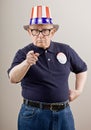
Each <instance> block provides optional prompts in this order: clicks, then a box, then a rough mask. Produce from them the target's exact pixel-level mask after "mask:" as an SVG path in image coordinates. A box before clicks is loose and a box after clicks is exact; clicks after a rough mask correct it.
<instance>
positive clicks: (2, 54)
mask: <svg viewBox="0 0 91 130" xmlns="http://www.w3.org/2000/svg"><path fill="white" fill-rule="evenodd" d="M39 4H43V5H48V6H49V7H50V8H51V12H52V17H53V21H54V23H57V24H59V25H60V28H59V30H58V32H57V33H56V34H55V36H54V38H53V40H54V41H58V42H64V43H67V44H69V45H70V46H71V47H72V48H74V49H75V50H76V51H77V52H78V53H79V55H80V56H81V57H82V58H83V59H84V60H85V61H86V63H87V65H88V78H87V82H86V85H85V88H84V91H83V94H82V95H81V96H80V97H79V98H78V99H76V100H75V101H74V102H73V103H71V108H72V111H73V114H74V118H75V124H76V128H77V130H91V101H90V99H91V85H90V80H91V78H90V75H91V66H90V65H91V58H90V56H91V47H90V46H91V45H90V44H91V1H90V0H45V1H41V0H0V62H1V63H0V130H17V116H18V112H19V109H20V105H21V103H22V97H21V87H20V84H16V85H14V84H11V83H10V82H9V79H8V76H7V69H8V68H9V66H10V64H11V61H12V59H13V57H14V55H15V53H16V51H17V50H18V49H19V48H22V47H23V46H25V45H27V44H29V43H30V42H31V39H30V37H29V35H28V33H27V32H26V31H24V29H23V25H26V24H28V23H29V16H30V10H31V7H32V6H35V5H39ZM74 79H75V77H74V74H71V75H70V78H69V84H70V87H72V88H74Z"/></svg>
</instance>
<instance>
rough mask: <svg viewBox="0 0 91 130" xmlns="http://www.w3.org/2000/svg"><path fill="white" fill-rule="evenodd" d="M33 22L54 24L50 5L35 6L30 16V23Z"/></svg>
mask: <svg viewBox="0 0 91 130" xmlns="http://www.w3.org/2000/svg"><path fill="white" fill-rule="evenodd" d="M32 24H53V23H52V17H51V11H50V9H49V7H47V6H41V5H40V6H35V7H33V8H32V12H31V17H30V25H32Z"/></svg>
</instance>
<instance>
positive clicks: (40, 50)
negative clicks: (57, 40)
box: [32, 41, 55, 54]
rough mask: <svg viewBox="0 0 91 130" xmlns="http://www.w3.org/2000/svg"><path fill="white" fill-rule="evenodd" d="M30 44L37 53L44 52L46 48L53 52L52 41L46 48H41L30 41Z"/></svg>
mask: <svg viewBox="0 0 91 130" xmlns="http://www.w3.org/2000/svg"><path fill="white" fill-rule="evenodd" d="M32 45H33V49H34V51H35V52H37V53H39V54H42V53H44V52H45V51H46V50H47V51H49V52H51V53H55V47H54V43H53V42H52V41H51V43H50V46H49V47H48V48H47V49H43V48H40V47H37V46H35V45H34V44H33V43H32Z"/></svg>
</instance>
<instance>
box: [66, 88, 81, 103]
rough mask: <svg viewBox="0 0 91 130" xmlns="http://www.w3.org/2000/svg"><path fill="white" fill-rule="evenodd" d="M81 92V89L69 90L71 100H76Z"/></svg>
mask: <svg viewBox="0 0 91 130" xmlns="http://www.w3.org/2000/svg"><path fill="white" fill-rule="evenodd" d="M81 93H82V91H81V90H69V101H70V102H71V101H73V100H75V99H76V98H77V97H78V96H80V94H81Z"/></svg>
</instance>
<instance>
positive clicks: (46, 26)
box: [29, 24, 53, 29]
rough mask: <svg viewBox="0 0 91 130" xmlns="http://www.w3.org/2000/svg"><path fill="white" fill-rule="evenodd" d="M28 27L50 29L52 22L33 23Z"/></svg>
mask: <svg viewBox="0 0 91 130" xmlns="http://www.w3.org/2000/svg"><path fill="white" fill-rule="evenodd" d="M29 28H33V29H50V28H53V25H52V24H34V25H31V26H30V27H29Z"/></svg>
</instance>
